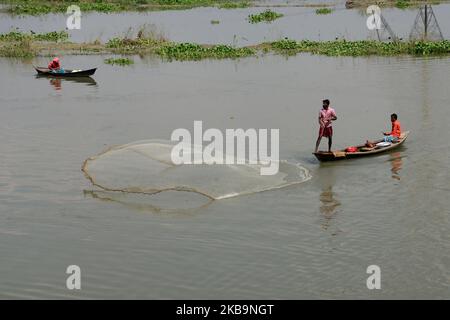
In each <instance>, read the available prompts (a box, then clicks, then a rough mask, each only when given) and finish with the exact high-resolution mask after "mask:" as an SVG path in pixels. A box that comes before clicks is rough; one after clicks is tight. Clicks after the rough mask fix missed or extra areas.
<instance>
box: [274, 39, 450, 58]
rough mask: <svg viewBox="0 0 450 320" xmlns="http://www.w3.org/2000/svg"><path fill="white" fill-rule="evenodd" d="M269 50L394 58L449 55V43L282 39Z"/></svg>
mask: <svg viewBox="0 0 450 320" xmlns="http://www.w3.org/2000/svg"><path fill="white" fill-rule="evenodd" d="M269 46H270V48H271V49H273V50H275V52H278V53H283V54H296V53H299V52H311V53H314V54H323V55H327V56H369V55H381V56H394V55H401V54H410V55H441V54H450V41H449V40H443V41H437V42H424V41H410V42H379V41H370V40H361V41H346V40H335V41H325V42H320V41H309V40H302V41H294V40H289V39H283V40H279V41H275V42H271V43H269Z"/></svg>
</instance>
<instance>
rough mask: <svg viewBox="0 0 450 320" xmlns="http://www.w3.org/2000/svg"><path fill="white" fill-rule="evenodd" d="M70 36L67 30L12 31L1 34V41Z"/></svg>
mask: <svg viewBox="0 0 450 320" xmlns="http://www.w3.org/2000/svg"><path fill="white" fill-rule="evenodd" d="M68 38H69V34H68V33H67V32H66V31H52V32H47V33H35V32H32V31H31V32H29V33H25V32H20V31H11V32H9V33H4V34H0V41H22V40H25V39H29V40H35V41H51V42H58V41H66V40H67V39H68Z"/></svg>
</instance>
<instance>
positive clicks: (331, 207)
mask: <svg viewBox="0 0 450 320" xmlns="http://www.w3.org/2000/svg"><path fill="white" fill-rule="evenodd" d="M334 171H335V168H334V167H332V166H331V167H325V166H324V167H321V168H320V171H318V172H317V174H318V175H319V179H320V186H321V189H322V191H321V193H320V195H319V201H320V205H319V211H320V214H321V219H320V220H321V223H320V225H321V227H322V228H323V229H324V230H327V229H328V228H329V227H330V224H331V221H332V220H333V219H334V218H335V215H336V212H337V208H338V207H339V206H340V205H341V202H340V201H339V200H338V199H337V198H336V193H335V192H334V191H333V186H334V185H335V184H336V177H335V173H334Z"/></svg>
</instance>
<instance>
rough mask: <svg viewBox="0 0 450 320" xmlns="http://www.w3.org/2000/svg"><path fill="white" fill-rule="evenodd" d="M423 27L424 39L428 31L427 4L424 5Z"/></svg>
mask: <svg viewBox="0 0 450 320" xmlns="http://www.w3.org/2000/svg"><path fill="white" fill-rule="evenodd" d="M424 24H425V29H424V31H425V32H424V39H425V40H427V33H428V5H427V4H426V5H425V21H424Z"/></svg>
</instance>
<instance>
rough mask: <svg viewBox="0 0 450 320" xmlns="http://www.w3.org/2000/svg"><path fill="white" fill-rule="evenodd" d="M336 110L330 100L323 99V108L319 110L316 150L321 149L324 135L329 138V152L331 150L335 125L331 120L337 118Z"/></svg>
mask: <svg viewBox="0 0 450 320" xmlns="http://www.w3.org/2000/svg"><path fill="white" fill-rule="evenodd" d="M336 119H337V116H336V111H334V109H333V108H331V107H330V100H328V99H325V100H323V101H322V109H321V110H320V111H319V125H320V128H319V137H318V138H317V141H316V150H315V152H317V150H319V145H320V140H322V137H326V138H328V152H331V145H332V143H333V127H332V125H331V122H332V121H334V120H336Z"/></svg>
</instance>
